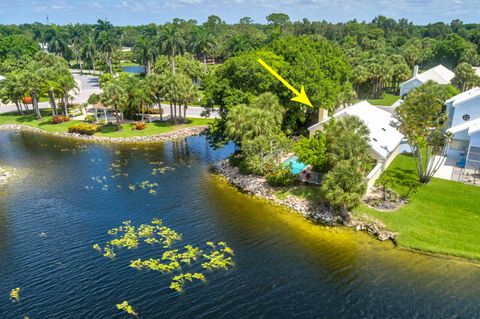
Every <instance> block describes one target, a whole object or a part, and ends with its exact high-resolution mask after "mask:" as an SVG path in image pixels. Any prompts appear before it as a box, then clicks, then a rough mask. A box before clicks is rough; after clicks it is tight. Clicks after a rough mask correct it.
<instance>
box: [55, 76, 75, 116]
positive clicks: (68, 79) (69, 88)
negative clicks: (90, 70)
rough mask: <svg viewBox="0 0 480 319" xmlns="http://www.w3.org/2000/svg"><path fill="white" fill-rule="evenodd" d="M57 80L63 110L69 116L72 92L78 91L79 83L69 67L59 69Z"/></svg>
mask: <svg viewBox="0 0 480 319" xmlns="http://www.w3.org/2000/svg"><path fill="white" fill-rule="evenodd" d="M57 81H58V86H59V93H60V98H61V101H62V105H63V112H64V115H65V116H68V104H69V101H70V98H71V95H70V93H72V92H76V91H77V90H78V85H77V82H76V81H75V79H74V77H73V76H72V75H71V74H70V71H69V70H68V69H67V68H64V69H62V70H60V71H59V74H58V75H57Z"/></svg>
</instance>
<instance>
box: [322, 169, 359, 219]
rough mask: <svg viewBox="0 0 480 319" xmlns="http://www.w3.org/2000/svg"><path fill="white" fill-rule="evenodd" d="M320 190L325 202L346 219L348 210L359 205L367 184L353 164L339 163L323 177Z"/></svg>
mask: <svg viewBox="0 0 480 319" xmlns="http://www.w3.org/2000/svg"><path fill="white" fill-rule="evenodd" d="M321 190H322V192H323V193H324V196H325V199H326V200H327V202H328V203H329V204H330V205H331V206H332V207H333V208H335V209H337V210H338V211H339V212H340V214H341V215H342V217H343V218H345V219H348V210H349V209H352V208H354V207H356V206H357V205H358V204H360V201H361V200H362V197H363V195H364V194H365V191H366V190H367V184H366V183H365V180H364V178H363V175H362V172H361V171H360V170H359V169H358V167H357V166H356V165H355V163H354V162H351V161H341V162H339V163H338V164H337V165H335V167H334V168H333V169H332V170H331V171H330V172H329V173H327V174H326V175H325V177H324V179H323V181H322V186H321Z"/></svg>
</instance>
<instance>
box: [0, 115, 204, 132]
mask: <svg viewBox="0 0 480 319" xmlns="http://www.w3.org/2000/svg"><path fill="white" fill-rule="evenodd" d="M41 113H42V116H43V118H42V119H41V120H37V119H35V116H34V115H33V114H28V115H19V114H18V113H17V112H10V113H1V114H0V125H5V124H14V125H28V126H32V127H36V128H39V129H42V130H44V131H46V132H52V133H61V132H68V128H69V127H70V126H73V125H75V124H78V123H83V122H81V121H75V120H70V121H68V122H64V123H60V124H52V116H51V111H50V110H41ZM187 120H189V123H185V124H177V125H175V124H173V123H170V122H154V123H147V124H146V128H145V129H144V130H141V131H137V130H132V126H133V124H122V130H121V131H118V132H117V131H116V127H115V125H104V126H99V131H98V132H97V133H95V136H103V137H135V136H149V135H158V134H163V133H169V132H174V131H177V130H180V129H183V128H187V127H194V126H202V125H207V124H209V123H211V122H212V121H213V119H206V118H187Z"/></svg>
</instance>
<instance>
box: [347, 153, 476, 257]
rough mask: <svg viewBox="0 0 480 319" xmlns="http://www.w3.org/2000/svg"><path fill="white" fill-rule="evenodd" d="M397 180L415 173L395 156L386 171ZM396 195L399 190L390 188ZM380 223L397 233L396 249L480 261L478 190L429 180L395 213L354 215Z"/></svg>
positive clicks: (408, 161) (407, 161) (403, 158)
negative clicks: (390, 172)
mask: <svg viewBox="0 0 480 319" xmlns="http://www.w3.org/2000/svg"><path fill="white" fill-rule="evenodd" d="M389 170H390V171H393V172H394V173H395V174H396V175H397V177H399V178H401V176H402V172H403V173H404V174H407V175H408V174H412V173H415V171H414V170H415V163H414V160H413V158H412V157H410V156H408V155H399V156H398V157H397V158H396V159H395V161H394V162H393V163H392V165H391V166H390V167H389ZM394 188H395V189H396V190H397V191H399V192H400V193H403V192H405V190H406V188H405V187H402V186H398V185H397V186H395V187H394ZM354 214H355V215H356V216H359V217H364V218H371V217H373V218H375V219H378V220H380V221H382V222H383V223H384V224H385V225H386V227H387V229H389V230H392V231H395V232H398V234H399V235H398V245H399V246H403V247H407V248H412V249H417V250H421V251H425V252H432V253H442V254H449V255H455V256H460V257H466V258H472V259H480V235H479V234H478V231H479V229H480V187H478V186H471V185H465V184H462V183H459V182H453V181H447V180H442V179H435V178H434V179H433V180H432V181H431V182H430V183H429V184H428V185H422V186H420V187H419V188H418V190H417V192H416V193H414V194H413V195H411V196H410V198H409V203H408V204H407V205H405V206H404V207H402V208H400V209H399V210H397V211H395V212H379V211H376V210H374V209H370V208H368V207H366V206H361V207H359V208H358V209H357V210H356V212H355V213H354Z"/></svg>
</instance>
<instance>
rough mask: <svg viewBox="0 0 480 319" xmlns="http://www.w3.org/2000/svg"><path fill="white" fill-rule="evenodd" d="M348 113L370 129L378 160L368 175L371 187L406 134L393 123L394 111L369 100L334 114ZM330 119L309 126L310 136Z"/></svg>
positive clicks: (370, 140) (342, 114) (370, 142)
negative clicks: (384, 108)
mask: <svg viewBox="0 0 480 319" xmlns="http://www.w3.org/2000/svg"><path fill="white" fill-rule="evenodd" d="M348 115H354V116H357V117H359V118H360V119H361V120H362V121H363V122H364V123H365V125H366V126H367V127H368V129H369V130H370V136H369V137H370V139H369V144H370V150H371V154H372V157H373V158H374V159H376V161H377V165H376V166H375V168H374V169H373V170H372V171H371V172H370V174H369V175H368V176H367V179H368V186H369V187H371V186H373V184H374V183H375V181H376V180H377V178H378V177H380V175H381V173H382V172H383V171H384V170H385V169H386V168H387V167H388V166H389V165H390V163H391V162H392V161H393V159H394V158H395V157H396V156H397V154H398V153H399V152H400V144H401V142H402V141H403V139H404V136H403V134H401V133H400V132H399V131H398V130H397V128H396V127H395V126H394V125H393V124H395V122H396V119H395V118H394V116H393V114H392V113H390V112H387V111H385V110H382V109H380V108H378V107H376V106H373V105H371V104H370V103H368V102H367V101H361V102H359V103H356V104H354V105H351V106H349V107H346V108H344V109H342V110H341V111H338V112H337V113H335V114H333V116H334V117H336V118H340V117H342V116H348ZM328 120H329V117H327V118H325V119H324V120H323V121H320V122H319V123H317V124H315V125H313V126H311V127H309V128H308V130H309V133H310V136H312V135H314V134H315V132H316V131H318V130H319V129H320V128H321V127H322V125H323V124H324V123H325V122H327V121H328Z"/></svg>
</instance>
